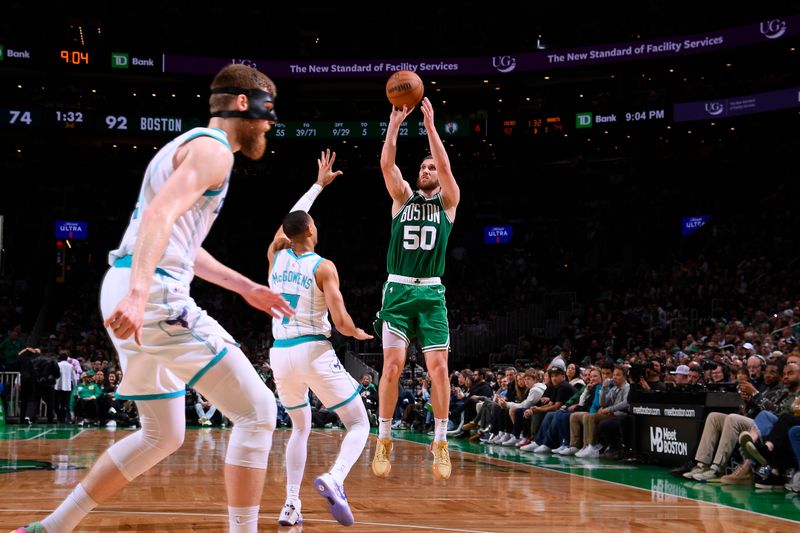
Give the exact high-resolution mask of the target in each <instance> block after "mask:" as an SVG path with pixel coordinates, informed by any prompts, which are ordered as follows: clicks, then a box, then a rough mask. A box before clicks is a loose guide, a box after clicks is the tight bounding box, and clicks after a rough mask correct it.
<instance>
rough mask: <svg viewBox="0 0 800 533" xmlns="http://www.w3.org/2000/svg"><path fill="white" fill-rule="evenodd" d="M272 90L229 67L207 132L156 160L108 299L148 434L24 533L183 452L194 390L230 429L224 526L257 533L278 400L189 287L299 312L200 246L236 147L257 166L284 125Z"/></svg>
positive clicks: (104, 292)
mask: <svg viewBox="0 0 800 533" xmlns="http://www.w3.org/2000/svg"><path fill="white" fill-rule="evenodd" d="M275 94H276V91H275V84H274V83H273V82H272V80H271V79H270V78H268V77H267V76H265V75H264V74H262V73H261V72H259V71H257V70H256V69H253V68H250V67H247V66H244V65H229V66H227V67H225V68H223V69H222V70H221V71H220V72H219V73H218V74H217V75H216V77H215V78H214V80H213V82H212V84H211V98H210V100H209V105H210V110H211V116H212V118H211V120H210V121H209V123H208V127H205V128H194V129H192V130H190V131H188V132H186V133H183V134H182V135H180V136H178V137H177V138H176V139H174V140H173V141H172V142H170V143H169V144H167V145H166V146H164V147H163V148H162V149H161V150H159V151H158V153H156V155H155V156H154V157H153V159H152V160H151V161H150V164H149V165H148V167H147V170H146V171H145V175H144V179H143V181H142V186H141V189H140V192H139V198H138V200H137V203H136V206H135V208H134V210H133V214H132V215H131V218H130V222H129V224H128V228H127V230H126V231H125V235H124V236H123V238H122V242H121V243H120V245H119V247H118V248H117V249H115V250H113V251H111V252H110V253H109V266H110V268H109V270H108V272H107V274H106V276H105V278H104V280H103V284H102V289H101V294H100V307H101V310H102V313H103V317H105V322H104V325H105V327H106V329H107V331H108V334H109V336H110V337H111V340H112V341H113V343H114V347H115V348H116V350H117V353H118V354H119V360H120V364H121V367H122V372H123V378H122V383H121V384H120V386H119V389H118V390H117V393H116V396H117V398H119V399H121V400H133V401H135V402H136V406H137V408H138V411H139V415H140V421H141V425H142V428H141V429H140V430H139V431H137V432H136V433H134V434H132V435H130V436H128V437H126V438H124V439H121V440H118V441H117V442H115V443H114V444H113V445H112V446H111V447H110V448H108V449H107V450H106V451H105V452H104V453H103V454H102V455H101V456H100V457H99V459H98V460H97V462H96V463H95V464H94V466H92V468H91V470H90V471H89V472H88V474H86V476H85V477H84V478H83V479H82V480H81V482H80V483H78V485H77V486H76V487H75V488H74V489H73V490H72V492H71V493H70V494H69V495H68V496H67V498H66V499H65V500H64V501H63V502H62V503H61V504H60V505H59V506H58V508H57V509H56V510H55V511H53V512H52V513H51V514H50V515H48V516H47V517H46V518H45V519H44V520H42V521H41V522H34V523H32V524H29V525H27V526H23V527H21V528H19V529H17V530H16V532H17V533H42V532H46V533H68V532H70V531H72V530H73V529H75V527H76V526H77V525H78V523H79V522H80V521H81V520H82V519H83V517H85V516H86V515H87V514H88V513H89V512H90V511H91V510H92V509H94V508H95V507H97V506H98V505H99V504H102V503H103V502H104V501H106V500H107V499H109V498H111V497H112V496H113V495H114V494H116V493H117V492H118V491H119V490H121V489H122V488H123V487H125V486H126V485H127V484H128V483H130V482H131V481H133V480H134V479H135V478H137V477H138V476H140V475H141V474H143V473H145V472H147V471H148V470H149V469H150V468H152V467H153V466H155V465H156V464H158V463H159V462H160V461H161V460H162V459H164V458H165V457H167V456H168V455H170V454H171V453H172V452H174V451H175V450H177V449H178V448H179V447H180V445H181V444H182V443H183V438H184V428H185V427H186V422H185V412H184V395H185V389H186V386H187V385H188V386H190V387H193V388H194V389H196V390H197V391H198V392H199V393H200V394H202V395H203V396H204V397H205V398H207V399H208V400H209V401H211V403H213V404H214V405H215V406H216V407H217V408H219V409H220V410H221V411H222V412H223V413H225V415H226V416H227V417H228V418H230V419H231V420H232V421H233V423H234V428H233V431H231V437H230V440H229V442H228V445H227V453H226V456H225V488H226V493H227V500H228V502H227V503H228V531H229V532H231V533H256V531H257V527H258V509H259V504H260V501H261V492H262V488H263V486H264V478H265V473H266V467H267V457H268V456H269V450H270V446H271V445H272V431H273V429H274V428H275V419H276V411H277V408H276V403H275V397H274V396H273V394H272V393H271V392H270V391H269V389H267V387H265V386H264V383H263V382H262V381H261V380H260V379H259V377H258V375H257V374H256V371H255V369H254V368H253V365H251V364H250V362H249V361H248V360H247V357H245V355H244V354H243V353H242V351H241V350H240V349H239V348H238V344H237V343H235V342H234V340H233V338H232V337H231V335H230V334H229V333H228V332H227V331H225V329H224V328H223V327H222V326H221V325H220V324H219V323H218V322H217V321H216V320H214V319H213V318H211V317H210V316H208V314H206V312H205V311H203V310H202V309H201V308H200V307H198V306H197V304H196V303H195V302H194V300H193V299H192V297H191V296H190V294H189V286H190V284H191V281H192V279H193V278H194V277H195V276H197V277H199V278H201V279H204V280H206V281H208V282H210V283H213V284H216V285H219V286H220V287H222V288H224V289H228V290H230V291H233V292H236V293H238V294H240V295H241V296H242V297H243V298H244V299H245V300H246V301H247V303H249V304H250V305H252V306H253V307H255V308H256V309H259V310H261V311H264V312H266V313H269V314H270V315H273V316H278V315H284V316H292V315H294V311H293V310H292V308H291V306H290V305H289V302H287V301H286V300H284V298H283V297H281V295H280V294H278V293H275V292H273V291H271V290H270V289H269V288H268V287H266V286H264V285H260V284H258V283H255V282H254V281H252V280H250V279H248V278H246V277H245V276H243V275H242V274H240V273H238V272H236V271H234V270H232V269H230V268H228V267H226V266H224V265H223V264H221V263H220V262H218V261H217V260H216V259H214V257H212V256H211V254H210V253H209V252H207V251H206V250H205V249H204V248H203V247H202V243H203V240H204V239H205V237H206V235H207V234H208V232H209V230H210V229H211V225H212V224H213V222H214V220H215V219H216V217H217V215H218V214H219V212H220V209H221V208H222V203H223V200H224V199H225V194H226V193H227V190H228V185H229V181H230V174H231V169H232V167H233V154H234V152H237V151H241V152H242V153H243V154H244V155H246V156H247V157H250V158H253V159H258V158H260V157H261V156H262V155H263V154H264V151H265V149H266V139H265V137H264V134H265V133H267V132H268V131H269V130H270V129H271V128H272V126H273V125H274V124H275V122H276V121H277V117H276V116H275V111H274V101H273V99H274V97H275ZM117 525H121V523H120V524H117ZM166 528H167V526H164V529H166Z"/></svg>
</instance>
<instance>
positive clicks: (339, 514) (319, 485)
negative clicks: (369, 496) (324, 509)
mask: <svg viewBox="0 0 800 533" xmlns="http://www.w3.org/2000/svg"><path fill="white" fill-rule="evenodd" d="M314 487H315V488H316V489H317V492H319V495H320V496H322V497H323V498H325V499H327V500H328V505H329V507H328V510H329V511H330V512H331V514H332V515H333V517H334V518H335V519H336V521H337V522H339V523H340V524H342V525H343V526H352V525H353V524H354V523H355V519H354V518H353V513H352V511H350V505H349V504H348V503H347V495H346V494H345V493H344V487H342V486H341V485H340V484H339V483H337V482H336V480H335V479H333V476H332V475H330V474H329V473H325V474H322V475H321V476H319V477H318V478H317V479H315V480H314Z"/></svg>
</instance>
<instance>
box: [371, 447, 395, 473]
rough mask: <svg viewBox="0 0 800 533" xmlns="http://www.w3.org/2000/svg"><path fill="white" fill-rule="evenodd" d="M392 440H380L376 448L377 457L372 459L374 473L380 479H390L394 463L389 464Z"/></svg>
mask: <svg viewBox="0 0 800 533" xmlns="http://www.w3.org/2000/svg"><path fill="white" fill-rule="evenodd" d="M393 447H394V445H393V444H392V439H378V442H377V445H376V447H375V457H373V458H372V473H373V474H375V475H376V476H378V477H389V471H391V469H392V463H390V462H389V454H390V453H392V448H393Z"/></svg>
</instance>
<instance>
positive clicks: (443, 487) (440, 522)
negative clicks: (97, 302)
mask: <svg viewBox="0 0 800 533" xmlns="http://www.w3.org/2000/svg"><path fill="white" fill-rule="evenodd" d="M15 428H16V426H8V427H6V428H5V429H2V428H0V439H3V438H5V439H6V440H0V533H4V532H5V531H8V530H10V529H12V528H14V527H16V526H18V525H20V524H22V523H24V522H25V521H28V520H30V519H34V518H41V517H42V516H44V515H46V514H47V511H49V510H51V509H53V508H54V507H55V506H56V505H57V504H58V503H59V502H60V501H61V500H62V499H63V498H64V497H65V496H66V495H67V494H68V493H69V491H70V490H71V488H72V487H73V486H74V484H75V483H76V482H78V481H79V480H80V479H81V478H82V477H83V475H84V474H85V470H84V469H83V468H85V467H89V466H91V464H92V463H93V462H94V460H95V459H96V458H97V456H98V455H99V454H100V453H101V452H102V451H103V450H104V449H105V448H106V447H108V446H109V445H110V444H111V443H112V442H114V441H115V440H117V439H120V438H124V437H125V436H127V435H128V434H129V433H130V432H129V431H127V430H117V431H107V430H104V429H90V430H83V431H77V430H72V429H67V430H64V429H52V428H53V426H47V428H51V429H46V428H40V429H36V428H33V429H26V430H21V429H20V430H17V429H15ZM228 435H229V433H228V431H225V430H219V429H202V430H189V431H187V434H186V442H185V443H184V445H183V447H182V448H181V449H180V450H179V451H178V452H176V453H175V454H173V455H172V456H171V457H169V458H168V459H166V460H165V461H164V462H163V463H161V464H160V465H158V466H156V467H155V468H154V469H153V470H151V471H150V472H148V473H146V474H145V475H143V476H142V477H140V478H139V479H137V480H135V481H134V482H133V483H132V484H131V485H130V486H128V487H127V488H126V489H125V490H124V491H123V492H122V493H120V494H119V495H117V496H116V497H115V498H113V499H112V500H110V501H109V502H107V503H105V504H104V505H103V506H101V507H100V508H98V509H97V510H95V511H94V512H92V513H91V514H90V515H89V516H88V517H87V518H86V520H84V522H83V523H82V524H81V526H80V527H79V528H78V529H77V530H76V531H79V532H117V531H131V532H132V531H136V532H160V531H170V532H171V533H178V532H190V531H200V532H222V533H224V532H226V531H227V517H226V507H225V503H224V494H225V491H224V484H223V479H222V466H223V460H224V454H225V443H226V442H227V438H228ZM341 436H342V433H341V432H339V431H332V430H319V431H317V430H315V431H313V432H312V434H311V438H310V439H309V453H308V464H307V467H306V472H305V476H304V481H303V487H302V492H301V497H302V498H303V515H304V518H305V523H304V525H303V528H302V529H304V530H305V531H307V532H312V531H313V532H328V531H339V530H341V529H342V526H340V525H339V524H338V523H336V522H335V521H334V520H333V519H332V518H331V516H330V515H329V514H328V512H327V505H326V504H325V502H324V501H323V500H322V499H321V498H320V497H319V496H317V495H316V494H315V493H314V489H313V486H312V484H311V483H312V481H313V479H314V477H315V476H317V475H318V474H320V473H322V472H323V471H325V470H327V467H328V466H329V465H330V464H331V462H332V460H333V458H334V457H335V455H336V453H337V451H338V446H339V443H340V442H341ZM398 436H403V433H400V435H398ZM288 438H289V432H288V431H282V430H279V431H276V432H275V438H274V443H273V448H272V453H271V455H270V466H269V469H268V474H267V484H266V487H265V492H264V497H263V499H262V503H261V517H260V524H259V525H260V528H259V531H284V532H289V531H293V532H297V531H301V528H298V527H295V528H288V527H284V528H280V527H279V526H278V524H277V522H276V518H277V514H278V512H279V510H280V507H281V505H282V504H283V500H284V497H285V488H284V487H285V485H284V483H285V472H284V460H283V452H284V448H285V445H286V441H287V440H288ZM374 445H375V437H374V436H370V440H369V441H368V443H367V449H366V450H365V451H364V454H363V455H362V457H361V460H360V462H359V463H358V464H356V465H355V467H354V468H353V470H352V471H351V473H350V476H349V478H348V480H347V483H346V490H347V494H348V497H349V498H350V502H351V507H352V509H353V513H354V515H355V518H356V524H355V525H354V526H352V527H351V528H349V530H350V531H364V532H366V531H375V532H377V531H392V532H402V531H415V532H418V531H450V532H462V533H472V532H474V533H480V532H498V533H499V532H503V533H506V532H512V531H513V532H521V531H524V532H528V531H536V532H547V531H569V532H583V531H586V532H598V531H614V532H620V531H675V530H679V531H681V532H682V533H685V532H690V531H705V532H710V533H712V532H713V533H716V532H719V533H723V532H724V533H732V532H739V531H760V532H784V531H785V532H790V531H792V532H797V531H800V496H797V495H791V494H785V493H781V494H779V495H775V496H774V497H775V498H776V500H775V501H777V499H778V498H779V499H780V501H781V502H784V501H785V502H788V503H786V504H785V505H784V506H783V507H775V508H773V511H772V512H771V514H773V515H777V516H768V515H767V514H763V512H753V511H747V510H741V509H735V508H733V507H732V506H729V505H728V504H726V505H720V504H716V503H709V502H706V501H699V500H700V499H703V498H701V497H699V496H702V491H699V488H698V487H694V488H692V489H691V490H690V489H685V490H683V491H681V490H679V489H678V487H680V486H682V485H680V482H679V481H674V483H675V485H674V486H670V483H671V482H669V481H666V479H663V475H662V479H660V480H655V479H654V480H653V481H652V482H651V483H652V484H651V485H649V486H650V487H651V490H643V489H642V488H635V487H630V486H625V485H623V484H621V483H620V482H612V481H607V480H601V479H596V478H597V473H598V472H600V471H604V470H609V471H611V472H614V471H615V469H621V471H623V472H628V471H629V470H631V469H633V470H636V469H637V468H638V467H627V466H626V467H622V466H618V465H616V464H615V463H610V462H605V463H603V462H600V461H599V460H593V461H594V462H591V461H592V460H587V461H589V462H587V463H585V464H583V465H581V464H580V463H579V462H578V461H579V460H577V459H572V458H563V459H556V458H547V459H542V460H541V461H540V459H539V457H540V456H534V455H533V454H524V453H520V452H518V451H517V450H510V449H507V448H505V449H502V448H501V449H495V450H489V455H487V454H475V453H470V452H469V451H458V450H457V448H459V445H458V444H455V443H454V444H453V446H452V447H451V449H452V451H451V454H452V455H451V456H452V460H453V476H452V478H451V479H450V480H449V481H447V482H436V481H434V479H433V475H432V474H431V472H430V457H429V453H428V452H427V448H426V447H425V445H424V444H423V443H418V442H410V441H404V440H399V439H398V440H395V448H394V453H393V461H392V465H393V467H392V473H391V477H390V478H389V479H377V478H375V477H373V475H372V474H371V472H370V469H369V462H370V459H371V457H372V453H373V451H374ZM471 446H472V445H469V444H465V445H461V448H462V449H464V450H468V449H473V450H475V451H478V450H480V448H479V447H478V446H472V447H471ZM490 455H494V457H491V456H490ZM3 459H4V460H3ZM33 461H44V462H47V463H52V465H53V467H54V468H51V469H36V468H37V467H38V468H41V467H42V466H46V463H35V462H33ZM520 461H523V462H520ZM525 461H526V462H529V463H530V464H525V463H524V462H525ZM537 461H540V464H539V463H537ZM661 472H662V474H663V469H662V470H661ZM666 477H667V478H668V477H669V476H668V475H667V476H666ZM620 479H622V478H620ZM632 484H635V483H632ZM694 485H703V488H704V489H706V488H707V490H710V491H717V492H721V491H722V489H721V488H720V487H712V486H705V485H704V484H694ZM733 490H734V496H731V497H732V498H733V499H734V500H735V499H736V498H740V499H741V500H742V501H743V502H744V501H750V500H752V499H753V498H758V497H759V496H758V495H757V494H755V493H754V491H753V489H751V488H748V487H745V488H738V487H735V488H734V489H733ZM737 491H739V492H738V493H737ZM737 494H738V496H737ZM729 496H730V495H729ZM792 498H794V500H791V499H792ZM766 501H769V500H766ZM767 509H769V508H768V507H767Z"/></svg>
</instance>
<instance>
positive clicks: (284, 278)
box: [272, 270, 314, 289]
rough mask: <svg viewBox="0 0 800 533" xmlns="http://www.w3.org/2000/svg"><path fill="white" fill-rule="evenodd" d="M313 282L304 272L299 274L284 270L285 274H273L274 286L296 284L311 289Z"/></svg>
mask: <svg viewBox="0 0 800 533" xmlns="http://www.w3.org/2000/svg"><path fill="white" fill-rule="evenodd" d="M313 281H314V280H313V278H310V277H308V276H306V275H305V274H303V273H302V272H297V271H296V270H284V271H283V272H273V274H272V285H273V286H275V285H276V284H278V283H294V284H296V285H300V286H301V287H303V288H305V289H308V288H310V287H311V283H313Z"/></svg>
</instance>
